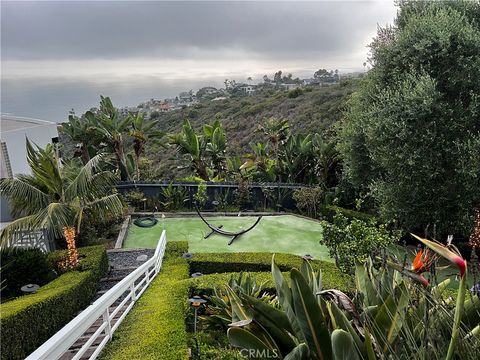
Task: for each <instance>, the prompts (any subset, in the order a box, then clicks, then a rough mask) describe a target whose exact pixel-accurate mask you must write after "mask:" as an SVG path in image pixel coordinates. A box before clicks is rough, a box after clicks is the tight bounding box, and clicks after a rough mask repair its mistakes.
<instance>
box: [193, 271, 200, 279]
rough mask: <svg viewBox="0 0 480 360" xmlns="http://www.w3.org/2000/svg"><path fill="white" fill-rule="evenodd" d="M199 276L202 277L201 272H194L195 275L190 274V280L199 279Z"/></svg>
mask: <svg viewBox="0 0 480 360" xmlns="http://www.w3.org/2000/svg"><path fill="white" fill-rule="evenodd" d="M200 276H203V274H202V273H201V272H196V273H193V274H192V278H197V277H200Z"/></svg>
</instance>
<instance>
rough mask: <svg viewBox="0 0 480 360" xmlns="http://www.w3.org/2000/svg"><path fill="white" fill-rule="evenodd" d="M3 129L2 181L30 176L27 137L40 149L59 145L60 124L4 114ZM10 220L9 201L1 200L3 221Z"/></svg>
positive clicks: (1, 128) (0, 155)
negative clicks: (16, 176) (17, 176)
mask: <svg viewBox="0 0 480 360" xmlns="http://www.w3.org/2000/svg"><path fill="white" fill-rule="evenodd" d="M0 130H1V131H0V140H1V146H0V178H2V179H3V178H11V177H14V176H15V175H17V174H31V171H30V166H28V162H27V148H26V139H27V138H28V139H29V140H30V142H31V143H33V144H35V145H38V146H39V147H41V148H44V147H45V146H46V145H47V144H50V143H54V144H56V143H58V131H57V124H56V123H54V122H50V121H45V120H39V119H31V118H25V117H18V116H11V115H3V114H2V115H1V121H0ZM2 200H3V199H2ZM11 219H12V217H11V215H10V210H9V208H8V204H7V202H6V201H1V218H0V221H2V222H4V221H10V220H11Z"/></svg>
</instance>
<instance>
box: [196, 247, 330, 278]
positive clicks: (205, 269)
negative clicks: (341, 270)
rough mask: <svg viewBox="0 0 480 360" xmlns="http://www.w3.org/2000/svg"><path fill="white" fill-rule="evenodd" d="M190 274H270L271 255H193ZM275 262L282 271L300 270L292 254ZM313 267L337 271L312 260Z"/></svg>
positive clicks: (278, 255)
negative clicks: (294, 268)
mask: <svg viewBox="0 0 480 360" xmlns="http://www.w3.org/2000/svg"><path fill="white" fill-rule="evenodd" d="M188 262H189V265H190V272H191V273H194V272H201V273H202V274H212V273H225V272H240V271H250V272H264V271H267V272H270V271H271V269H272V254H271V253H267V252H263V253H253V252H244V253H195V254H193V257H192V258H191V259H190V260H189V261H188ZM275 262H276V263H277V265H278V267H279V268H280V270H282V271H289V270H291V269H292V268H293V267H296V268H300V266H301V265H302V262H303V259H302V257H301V256H298V255H292V254H284V253H280V254H275ZM311 263H312V265H313V266H320V267H322V268H323V267H325V270H327V271H330V270H332V271H338V269H337V268H336V266H335V264H334V263H333V262H327V261H320V260H312V262H311Z"/></svg>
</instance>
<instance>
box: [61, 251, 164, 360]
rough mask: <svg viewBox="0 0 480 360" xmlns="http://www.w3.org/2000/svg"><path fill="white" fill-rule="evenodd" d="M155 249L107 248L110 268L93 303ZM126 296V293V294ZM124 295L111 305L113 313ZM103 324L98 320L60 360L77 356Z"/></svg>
mask: <svg viewBox="0 0 480 360" xmlns="http://www.w3.org/2000/svg"><path fill="white" fill-rule="evenodd" d="M154 253H155V249H112V250H107V255H108V264H109V270H108V272H107V274H106V276H105V277H104V278H102V279H101V280H100V287H99V290H98V292H97V295H96V296H95V298H94V299H93V300H92V303H93V302H94V301H95V300H97V299H98V298H99V297H100V296H102V295H103V294H105V293H106V292H107V291H108V290H109V289H111V288H112V287H113V286H114V285H115V284H117V283H118V282H119V281H121V280H122V279H123V278H124V277H125V276H127V275H128V274H130V273H131V272H132V271H134V270H135V269H136V268H138V267H139V266H140V265H142V264H143V263H145V261H147V260H148V259H149V258H151V257H152V256H153V254H154ZM124 296H126V294H125V295H124ZM124 296H122V297H120V298H119V299H118V300H117V301H116V302H114V303H113V304H112V306H111V307H110V312H111V313H112V312H113V311H114V309H115V308H116V307H117V306H118V305H119V304H120V303H121V301H122V300H123V299H124V298H125V297H124ZM126 308H127V306H126V305H125V306H123V307H122V308H121V309H120V310H119V311H118V313H117V314H116V315H115V317H114V318H113V321H112V326H113V325H114V324H115V323H116V322H117V321H118V319H119V318H120V317H121V316H122V314H123V313H124V311H125V309H126ZM101 324H102V320H101V319H99V320H97V321H96V322H95V323H94V324H93V325H92V326H91V327H90V329H88V330H87V331H86V332H85V333H84V334H83V336H81V337H80V338H79V339H78V340H77V341H76V342H75V343H74V344H73V345H72V346H71V347H70V349H69V350H68V351H67V352H66V353H65V354H63V355H62V357H61V358H60V360H71V359H73V358H74V357H75V355H76V353H77V352H78V350H80V348H81V347H82V346H83V345H84V344H85V343H86V342H87V341H88V340H89V338H90V336H91V335H92V334H94V333H95V332H97V331H98V329H99V327H100V326H101ZM104 338H105V335H104V334H101V335H99V336H98V337H97V338H96V340H95V341H94V342H93V343H92V344H91V345H92V346H90V348H89V349H88V350H87V352H86V353H85V354H84V355H83V356H82V357H81V358H80V359H81V360H84V359H88V358H89V357H90V356H91V355H92V354H93V353H94V351H95V350H96V348H97V347H98V345H99V344H100V343H101V342H102V340H104Z"/></svg>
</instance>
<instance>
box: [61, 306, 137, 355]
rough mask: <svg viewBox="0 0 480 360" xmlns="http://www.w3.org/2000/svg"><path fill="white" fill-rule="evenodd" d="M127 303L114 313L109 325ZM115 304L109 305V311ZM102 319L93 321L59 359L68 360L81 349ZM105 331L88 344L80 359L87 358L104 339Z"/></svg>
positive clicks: (111, 310) (114, 321) (123, 310)
mask: <svg viewBox="0 0 480 360" xmlns="http://www.w3.org/2000/svg"><path fill="white" fill-rule="evenodd" d="M127 307H128V305H124V306H122V308H121V309H120V311H118V313H117V314H115V317H114V318H113V319H112V322H111V326H113V325H115V324H116V322H117V321H118V319H119V318H120V316H122V314H123V313H124V312H125V310H126V309H127ZM115 308H116V306H111V307H110V309H109V310H110V312H113V311H114V310H115ZM102 322H103V321H102V319H101V318H99V319H98V320H97V321H95V322H94V323H93V324H92V326H90V328H89V329H88V330H87V331H85V333H84V334H83V335H82V336H81V337H79V338H78V339H77V341H76V342H75V343H74V344H73V345H72V346H71V347H70V349H69V350H68V351H67V352H66V353H65V354H63V355H62V357H60V360H70V359H72V358H73V357H74V356H75V355H76V353H77V352H78V350H80V349H81V347H82V346H83V345H84V344H85V343H86V342H87V341H88V340H89V339H90V336H91V335H92V334H94V333H95V332H96V331H97V330H98V328H99V327H100V326H101V325H102ZM105 336H106V335H105V331H103V332H102V333H101V334H100V335H98V337H97V338H96V339H95V340H94V341H93V343H92V344H91V345H90V347H89V349H88V350H87V351H86V352H85V354H84V355H83V356H82V357H81V358H80V359H88V358H89V357H90V356H91V355H92V354H93V352H94V351H95V349H96V348H97V347H98V345H100V343H101V342H102V340H103V339H105Z"/></svg>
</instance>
